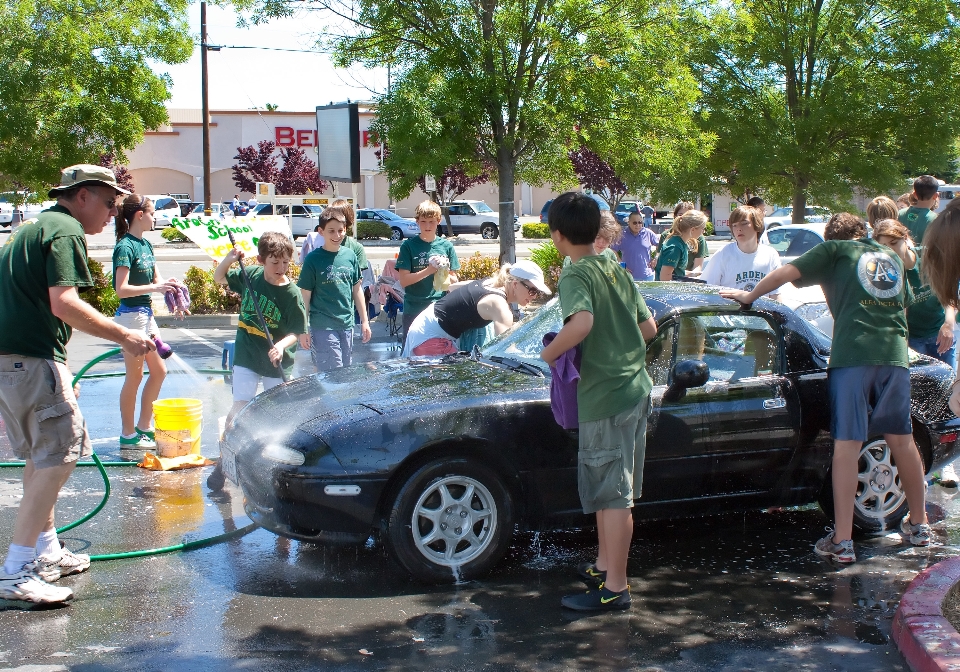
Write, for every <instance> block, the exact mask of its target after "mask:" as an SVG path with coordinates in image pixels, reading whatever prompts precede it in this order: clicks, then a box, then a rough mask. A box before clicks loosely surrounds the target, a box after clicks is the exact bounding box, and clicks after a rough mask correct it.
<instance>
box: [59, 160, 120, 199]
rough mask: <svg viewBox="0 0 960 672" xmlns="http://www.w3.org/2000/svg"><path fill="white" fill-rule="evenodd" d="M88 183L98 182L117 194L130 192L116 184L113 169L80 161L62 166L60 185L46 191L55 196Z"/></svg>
mask: <svg viewBox="0 0 960 672" xmlns="http://www.w3.org/2000/svg"><path fill="white" fill-rule="evenodd" d="M88 184H100V185H103V186H104V187H110V188H111V189H113V190H114V191H116V192H117V193H118V194H129V193H130V192H129V191H127V190H126V189H123V188H121V187H120V185H118V184H117V176H116V175H114V174H113V171H112V170H110V169H109V168H104V167H103V166H94V165H91V164H89V163H80V164H77V165H76V166H70V167H68V168H64V169H63V170H62V171H61V172H60V186H58V187H54V188H53V189H51V190H50V191H49V192H48V194H47V195H48V196H49V197H50V198H56V197H57V196H59V195H60V194H61V193H62V192H64V191H66V190H67V189H72V188H73V187H82V186H85V185H88Z"/></svg>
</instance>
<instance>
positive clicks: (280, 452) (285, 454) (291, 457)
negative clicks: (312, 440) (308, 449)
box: [263, 443, 304, 467]
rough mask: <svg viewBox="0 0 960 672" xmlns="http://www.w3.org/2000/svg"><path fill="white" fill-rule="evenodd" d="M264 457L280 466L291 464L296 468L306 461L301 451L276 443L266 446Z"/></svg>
mask: <svg viewBox="0 0 960 672" xmlns="http://www.w3.org/2000/svg"><path fill="white" fill-rule="evenodd" d="M263 457H264V459H267V460H273V461H274V462H279V463H280V464H291V465H293V466H295V467H299V466H300V465H301V464H303V460H304V457H303V453H301V452H300V451H298V450H293V449H292V448H287V447H286V446H281V445H279V444H276V443H268V444H267V445H266V446H264V448H263Z"/></svg>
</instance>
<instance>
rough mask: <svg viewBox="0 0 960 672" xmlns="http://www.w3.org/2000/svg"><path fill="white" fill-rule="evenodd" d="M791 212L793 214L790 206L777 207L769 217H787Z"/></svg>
mask: <svg viewBox="0 0 960 672" xmlns="http://www.w3.org/2000/svg"><path fill="white" fill-rule="evenodd" d="M792 214H793V207H792V206H791V207H786V208H777V209H776V210H774V211H773V212H772V213H771V214H770V216H771V217H789V216H790V215H792Z"/></svg>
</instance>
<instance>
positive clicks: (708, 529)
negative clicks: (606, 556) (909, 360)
mask: <svg viewBox="0 0 960 672" xmlns="http://www.w3.org/2000/svg"><path fill="white" fill-rule="evenodd" d="M379 330H382V326H377V325H375V327H374V332H375V333H377V332H378V331H379ZM189 331H190V334H186V333H183V332H181V331H179V330H177V329H166V330H165V331H164V334H165V337H166V339H167V340H168V342H170V343H171V344H173V346H174V348H175V349H176V351H177V352H178V353H179V355H180V356H181V357H183V358H184V359H185V360H186V361H188V362H190V363H191V364H192V365H193V366H195V367H197V368H208V367H210V368H217V367H219V364H220V356H219V354H218V353H217V351H216V349H217V347H218V346H219V345H221V344H222V341H223V340H226V338H227V337H229V336H230V334H231V333H232V332H231V330H229V329H221V330H219V331H216V330H213V329H205V330H189ZM198 339H202V340H198ZM203 341H206V342H207V343H208V344H209V345H208V344H205V343H204V342H203ZM378 341H380V343H381V344H382V345H379V346H377V347H375V348H373V349H369V350H366V352H367V353H369V354H368V355H367V356H369V357H371V358H377V359H379V358H381V357H388V356H395V351H392V350H390V348H389V344H388V343H386V341H385V339H383V338H382V337H378ZM378 348H379V349H378ZM104 349H105V346H103V345H102V343H98V342H96V341H94V340H93V339H86V338H85V337H78V338H77V339H76V340H75V341H74V343H73V344H72V346H71V359H72V362H71V363H72V366H73V368H74V369H77V368H79V365H80V364H81V363H82V362H84V361H86V360H87V359H89V358H90V357H91V356H93V355H94V354H97V353H98V352H102V351H103V350H104ZM358 351H359V352H363V349H362V348H358ZM359 352H358V354H359ZM301 354H302V353H301ZM298 366H299V367H300V368H301V369H303V368H305V367H307V366H308V364H307V363H305V362H298ZM118 369H119V366H118V360H114V361H112V362H106V363H104V364H103V365H100V366H98V367H97V370H98V371H116V370H118ZM121 382H122V379H120V378H104V379H96V380H88V381H85V382H84V383H83V387H82V395H81V398H80V405H81V408H83V410H84V413H85V415H86V417H87V421H88V425H89V427H90V431H91V435H92V436H93V437H94V438H95V440H96V445H95V447H96V449H97V451H98V453H99V454H101V456H103V458H104V460H110V459H118V458H119V457H120V454H119V450H118V448H117V446H116V438H115V437H116V436H117V434H118V431H117V424H118V418H117V414H118V411H117V405H116V399H117V394H118V391H119V387H120V384H121ZM162 396H164V397H172V396H189V397H193V398H200V399H202V401H203V405H204V441H203V450H204V453H205V454H207V455H210V456H214V455H215V452H216V443H215V438H216V417H218V415H223V414H225V413H226V410H227V409H228V408H229V406H230V401H231V400H230V390H229V387H228V386H227V385H225V384H224V382H223V380H222V378H220V377H216V376H205V375H202V376H198V377H194V376H190V375H186V374H181V375H171V376H170V377H169V378H168V380H167V382H166V383H165V385H164V392H163V395H162ZM126 457H127V456H126V455H124V458H126ZM8 458H9V452H8V451H4V450H3V449H2V448H0V459H8ZM109 473H110V478H111V485H112V487H113V494H112V496H111V498H110V500H109V502H108V503H107V506H106V507H105V509H104V510H103V511H102V512H101V513H100V514H99V515H98V516H97V517H95V518H94V519H93V520H91V521H90V522H88V523H86V524H84V525H82V526H81V527H78V528H76V529H74V530H71V531H69V532H66V533H64V534H63V535H62V537H61V538H62V539H63V540H64V541H65V542H66V543H67V545H68V546H69V547H70V548H71V549H73V550H76V551H82V552H89V553H116V552H121V551H127V550H135V549H142V548H154V547H158V546H165V545H169V544H176V543H179V542H181V541H184V540H187V541H189V540H194V539H199V538H204V537H209V536H213V535H217V534H222V533H224V532H229V531H232V530H235V529H237V528H241V527H243V526H245V525H246V524H248V523H249V519H248V518H247V517H246V516H245V515H244V514H243V510H242V505H241V496H240V494H239V492H238V491H237V490H236V489H233V488H232V487H231V486H230V485H229V484H228V486H227V488H226V489H225V490H224V491H223V492H222V493H219V494H211V493H210V492H209V491H208V490H207V488H206V487H205V485H204V479H205V477H206V475H207V473H209V469H195V470H189V471H184V472H172V473H155V472H146V471H143V470H140V469H136V468H132V467H111V468H109ZM19 478H20V470H19V469H18V468H7V469H3V470H2V471H0V525H2V528H3V529H4V530H10V529H11V528H12V524H13V518H14V515H15V513H16V505H17V502H18V500H19V490H20V486H19ZM102 492H103V483H102V480H101V478H100V476H99V474H98V472H97V470H96V469H93V468H81V469H78V470H77V472H76V474H75V475H74V476H73V477H72V478H71V480H70V481H69V482H68V484H67V486H66V487H65V489H64V493H63V496H62V497H61V504H60V505H59V506H58V510H57V516H58V524H63V523H64V522H67V521H69V520H73V519H75V518H78V517H79V516H80V515H81V514H83V513H85V512H86V511H88V510H90V509H92V508H93V507H94V506H95V505H96V503H97V502H98V501H99V500H100V498H101V496H102ZM956 496H957V490H956V489H951V490H947V489H943V488H941V487H940V486H932V487H931V488H930V491H929V493H928V502H929V504H928V509H929V511H930V513H931V514H934V515H935V516H936V518H937V519H939V520H940V521H941V522H938V523H937V524H936V525H935V528H934V529H935V530H936V531H937V532H938V534H939V536H940V538H941V540H942V541H944V542H945V545H941V546H936V547H930V548H927V549H915V548H912V547H909V546H905V545H904V544H902V543H901V541H900V538H899V535H896V534H891V535H888V536H881V537H876V538H873V539H863V540H859V541H858V543H857V554H858V557H859V558H860V560H859V562H857V563H856V564H855V565H853V566H851V567H846V568H842V569H841V568H837V567H832V566H830V565H829V564H828V563H825V562H823V561H821V560H819V559H818V558H817V557H816V556H815V555H814V554H813V553H812V550H811V549H812V544H813V542H814V541H815V540H816V539H817V538H818V537H820V536H822V534H823V533H822V529H823V527H824V526H825V525H827V524H828V522H829V521H828V520H827V519H826V518H825V517H824V516H823V514H822V513H821V512H820V511H819V509H817V508H816V507H805V508H802V509H791V510H777V511H771V512H765V511H751V512H747V513H737V514H726V515H713V516H705V517H703V518H694V519H683V520H675V521H667V522H648V523H643V524H639V525H637V527H636V533H635V538H634V543H633V547H632V551H631V556H630V563H629V567H628V570H629V574H630V575H631V577H632V579H631V587H632V593H633V608H632V610H630V611H629V612H625V613H616V614H605V615H600V616H588V617H580V616H577V615H574V614H571V613H565V612H563V611H562V610H561V609H560V607H559V598H560V597H561V596H562V595H564V594H566V593H570V592H576V591H579V590H583V589H584V586H583V584H581V583H580V582H579V581H578V580H577V579H576V578H575V572H574V569H575V566H576V564H577V563H578V562H580V561H583V560H586V559H590V557H591V554H592V553H593V552H594V547H595V543H596V536H595V532H594V531H593V530H591V529H584V530H573V531H569V532H562V533H540V534H533V533H523V534H517V535H516V536H515V538H514V544H513V546H512V548H511V550H510V552H509V553H508V555H507V557H506V558H505V559H504V560H503V562H501V563H500V565H499V566H498V567H497V568H496V569H495V570H494V571H493V572H492V573H491V574H490V575H489V576H488V577H486V578H485V579H483V580H480V581H474V582H470V583H466V584H462V585H457V586H444V587H434V586H424V585H421V584H418V583H416V582H414V581H413V580H411V579H410V578H409V577H408V576H407V575H406V574H405V573H404V572H403V571H402V570H401V569H399V567H398V566H397V565H396V564H395V563H394V562H393V561H391V560H390V558H388V557H387V556H386V554H385V552H384V550H383V547H382V546H381V545H379V544H378V543H376V542H374V541H373V540H371V541H368V543H367V544H366V545H365V546H360V547H348V548H325V547H321V546H317V545H313V544H306V543H299V542H295V541H289V540H286V539H282V538H279V537H276V536H275V535H273V534H271V533H269V532H266V531H264V530H256V531H254V532H252V533H251V534H248V535H246V536H244V537H242V538H240V539H235V540H233V541H229V542H226V543H222V544H219V545H216V546H211V547H206V548H202V549H199V550H195V551H190V552H187V553H172V554H166V555H158V556H152V557H148V558H140V559H122V560H105V561H102V562H96V563H94V565H93V567H92V568H91V569H90V571H89V572H87V573H86V574H83V575H80V576H76V577H68V578H65V579H63V580H62V582H63V583H64V584H65V585H69V586H71V587H72V588H73V589H74V591H75V593H76V595H77V597H76V599H75V601H74V603H73V604H72V605H71V606H68V607H65V608H57V609H35V610H28V611H23V610H21V609H19V608H17V607H16V606H15V605H14V604H13V603H9V602H6V603H5V602H0V667H3V668H8V669H9V668H12V669H23V670H27V669H29V670H50V671H52V670H64V669H67V670H127V669H139V670H174V669H175V670H203V671H204V672H213V671H216V670H240V669H243V670H267V669H270V670H273V669H278V668H281V669H285V670H286V669H290V670H300V669H325V670H355V669H356V670H359V669H437V670H478V669H490V670H515V669H518V670H529V669H537V670H569V669H613V670H620V669H623V670H664V671H667V670H669V671H677V672H687V671H695V670H696V671H699V670H744V669H764V670H905V669H906V666H905V664H904V662H903V659H902V657H901V656H900V654H899V653H898V651H897V650H896V648H895V646H894V645H893V644H892V643H891V642H890V641H889V634H890V622H891V619H892V617H893V613H894V611H895V609H896V607H897V603H898V600H899V597H900V595H901V594H902V592H903V590H904V589H905V587H906V585H907V584H908V583H909V581H910V580H911V579H912V578H913V577H914V576H915V575H916V573H917V572H919V571H920V570H922V569H924V568H925V567H927V566H929V565H931V564H933V563H935V562H937V561H938V560H941V559H943V558H946V557H951V556H954V555H958V554H960V524H958V523H957V522H956V521H957V517H956V513H957V510H958V507H960V500H957V499H956ZM6 541H7V540H6V539H4V542H6ZM31 666H32V667H31Z"/></svg>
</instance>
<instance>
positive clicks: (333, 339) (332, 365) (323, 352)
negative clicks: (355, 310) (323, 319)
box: [310, 329, 353, 371]
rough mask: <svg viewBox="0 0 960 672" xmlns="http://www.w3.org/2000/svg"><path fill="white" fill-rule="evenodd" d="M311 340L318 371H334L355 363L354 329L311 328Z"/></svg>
mask: <svg viewBox="0 0 960 672" xmlns="http://www.w3.org/2000/svg"><path fill="white" fill-rule="evenodd" d="M310 340H311V342H312V345H313V347H312V348H311V350H312V353H311V354H312V355H313V363H314V365H315V366H316V367H317V371H332V370H333V369H339V368H340V367H343V366H350V365H351V364H352V363H353V329H350V330H349V331H336V330H333V329H311V330H310Z"/></svg>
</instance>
